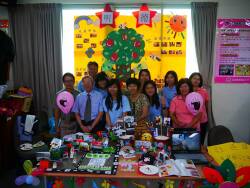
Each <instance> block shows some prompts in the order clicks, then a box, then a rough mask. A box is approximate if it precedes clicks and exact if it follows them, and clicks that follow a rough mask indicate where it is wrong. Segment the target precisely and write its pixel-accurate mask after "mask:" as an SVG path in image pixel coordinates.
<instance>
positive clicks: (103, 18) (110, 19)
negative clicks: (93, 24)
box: [96, 4, 119, 28]
mask: <svg viewBox="0 0 250 188" xmlns="http://www.w3.org/2000/svg"><path fill="white" fill-rule="evenodd" d="M96 16H98V17H99V19H100V28H103V27H105V26H107V25H109V26H111V27H113V28H115V19H116V17H118V16H119V12H116V11H112V9H111V7H110V4H106V5H105V7H104V11H102V12H97V13H96Z"/></svg>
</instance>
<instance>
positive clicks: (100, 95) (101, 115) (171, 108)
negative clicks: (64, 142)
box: [55, 62, 209, 142]
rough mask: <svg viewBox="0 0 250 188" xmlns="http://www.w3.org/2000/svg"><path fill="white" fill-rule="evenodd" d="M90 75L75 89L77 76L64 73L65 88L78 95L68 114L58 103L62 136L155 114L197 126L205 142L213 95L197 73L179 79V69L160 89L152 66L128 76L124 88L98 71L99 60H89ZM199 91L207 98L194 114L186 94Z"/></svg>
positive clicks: (57, 117)
mask: <svg viewBox="0 0 250 188" xmlns="http://www.w3.org/2000/svg"><path fill="white" fill-rule="evenodd" d="M87 68H88V74H87V75H86V76H84V77H83V78H82V80H81V81H80V82H79V83H78V87H77V90H76V89H75V88H74V84H75V78H74V75H73V74H71V73H66V74H64V75H63V79H62V80H63V84H64V89H63V90H61V91H59V92H58V93H60V92H62V91H68V92H70V93H71V94H72V95H73V96H74V98H75V102H74V106H73V108H72V110H71V113H69V114H64V113H63V112H62V111H60V109H59V108H58V107H57V106H56V110H55V122H56V128H57V133H58V134H59V135H60V136H64V135H67V134H72V133H75V132H77V131H81V132H96V131H99V130H109V129H111V127H112V126H114V125H115V123H116V121H117V120H118V119H119V118H121V117H123V116H126V115H132V116H134V118H135V121H136V122H140V121H150V122H153V121H154V120H155V117H157V116H163V117H171V119H172V123H173V127H175V128H195V129H197V130H200V132H201V141H202V142H204V138H205V134H206V128H207V122H208V118H207V106H208V101H209V96H208V93H207V91H206V90H205V89H204V88H203V87H202V86H203V79H202V76H201V74H200V73H198V72H195V73H193V74H191V76H190V77H189V78H182V79H180V80H178V76H177V74H176V72H175V71H168V72H167V73H166V75H165V78H164V82H165V85H164V87H163V88H162V89H161V90H159V91H158V90H157V87H156V83H155V82H154V81H153V80H151V76H150V72H149V70H148V69H143V70H141V71H140V73H139V78H138V79H136V78H128V79H127V80H126V88H122V86H121V83H120V81H119V80H118V79H110V78H109V77H108V76H107V75H106V74H105V72H99V73H98V64H97V63H96V62H89V63H88V66H87ZM193 91H195V92H198V93H199V94H200V95H201V96H202V97H203V100H204V105H203V106H202V108H201V110H200V112H199V113H198V114H197V115H193V114H192V113H191V112H189V111H188V109H187V107H186V104H185V97H186V96H187V95H188V94H189V93H191V92H193Z"/></svg>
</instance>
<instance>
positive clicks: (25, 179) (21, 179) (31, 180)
mask: <svg viewBox="0 0 250 188" xmlns="http://www.w3.org/2000/svg"><path fill="white" fill-rule="evenodd" d="M23 168H24V170H25V172H26V173H27V175H22V176H18V177H17V178H16V180H15V184H16V185H17V186H20V185H22V184H24V183H26V184H28V185H33V186H37V185H39V184H40V180H39V178H37V177H35V176H32V175H31V174H32V171H33V164H32V162H31V161H30V160H26V161H24V163H23Z"/></svg>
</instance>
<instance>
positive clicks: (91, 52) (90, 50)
mask: <svg viewBox="0 0 250 188" xmlns="http://www.w3.org/2000/svg"><path fill="white" fill-rule="evenodd" d="M94 53H95V51H94V50H93V49H92V48H88V49H87V51H86V52H85V54H86V55H87V56H88V58H91V57H92V56H93V54H94Z"/></svg>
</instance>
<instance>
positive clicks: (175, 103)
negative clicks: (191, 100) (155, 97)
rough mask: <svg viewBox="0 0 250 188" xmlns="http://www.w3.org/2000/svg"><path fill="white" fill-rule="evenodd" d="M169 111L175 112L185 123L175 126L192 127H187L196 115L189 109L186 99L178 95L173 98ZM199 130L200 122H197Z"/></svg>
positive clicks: (175, 126)
mask: <svg viewBox="0 0 250 188" xmlns="http://www.w3.org/2000/svg"><path fill="white" fill-rule="evenodd" d="M169 111H170V112H172V113H175V116H176V118H177V119H178V120H179V121H180V122H181V123H182V124H183V125H174V128H190V127H187V126H186V124H189V123H190V122H191V121H192V120H193V118H194V115H193V114H191V112H189V111H188V109H187V106H186V104H185V99H184V98H183V97H182V96H180V95H177V96H176V97H174V98H173V100H172V101H171V104H170V108H169ZM196 127H197V130H200V122H199V123H197V124H196Z"/></svg>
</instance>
